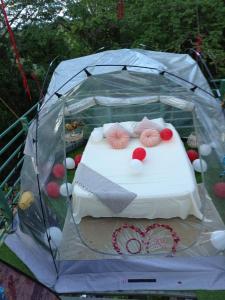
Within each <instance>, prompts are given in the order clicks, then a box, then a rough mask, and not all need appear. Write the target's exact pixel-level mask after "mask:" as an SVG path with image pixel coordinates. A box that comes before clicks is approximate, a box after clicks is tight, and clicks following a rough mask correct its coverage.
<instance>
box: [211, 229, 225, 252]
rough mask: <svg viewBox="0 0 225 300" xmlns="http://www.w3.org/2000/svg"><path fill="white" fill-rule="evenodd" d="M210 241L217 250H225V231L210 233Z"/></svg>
mask: <svg viewBox="0 0 225 300" xmlns="http://www.w3.org/2000/svg"><path fill="white" fill-rule="evenodd" d="M210 241H211V243H212V245H213V247H215V248H216V249H217V250H219V251H223V250H225V230H217V231H214V232H212V234H211V237H210Z"/></svg>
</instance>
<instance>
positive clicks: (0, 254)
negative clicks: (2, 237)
mask: <svg viewBox="0 0 225 300" xmlns="http://www.w3.org/2000/svg"><path fill="white" fill-rule="evenodd" d="M0 259H1V260H2V261H3V262H6V263H7V264H9V265H11V266H12V267H14V268H16V269H18V270H19V271H21V272H23V273H24V274H26V275H28V276H30V277H34V275H33V274H32V272H31V271H30V270H29V269H28V268H27V267H26V266H25V265H24V263H23V262H22V261H21V260H20V259H19V258H18V257H17V256H16V255H15V254H14V252H12V251H11V250H10V249H9V248H8V247H7V246H6V245H5V244H2V246H1V247H0Z"/></svg>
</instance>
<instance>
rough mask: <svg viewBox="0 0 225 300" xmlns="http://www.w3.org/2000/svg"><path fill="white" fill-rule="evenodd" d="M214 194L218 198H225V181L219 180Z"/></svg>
mask: <svg viewBox="0 0 225 300" xmlns="http://www.w3.org/2000/svg"><path fill="white" fill-rule="evenodd" d="M213 191H214V194H215V195H216V197H218V198H225V182H217V183H216V184H215V185H214V187H213Z"/></svg>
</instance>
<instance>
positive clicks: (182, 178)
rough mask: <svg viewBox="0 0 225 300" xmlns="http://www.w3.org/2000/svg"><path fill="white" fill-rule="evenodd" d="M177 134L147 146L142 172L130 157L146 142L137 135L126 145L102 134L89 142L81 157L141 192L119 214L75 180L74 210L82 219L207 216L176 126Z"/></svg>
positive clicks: (98, 170) (168, 125)
mask: <svg viewBox="0 0 225 300" xmlns="http://www.w3.org/2000/svg"><path fill="white" fill-rule="evenodd" d="M167 127H168V128H170V129H172V130H173V133H174V134H173V138H172V140H170V141H168V142H161V143H160V144H159V145H158V146H155V147H152V148H145V149H146V152H147V158H146V159H145V161H144V169H143V172H142V173H141V174H138V175H134V174H132V172H131V170H130V164H129V162H130V159H131V157H132V152H133V150H134V149H135V148H137V147H141V146H142V145H141V143H140V141H139V139H137V138H131V139H130V143H129V145H128V147H127V148H126V149H120V150H115V149H112V148H111V147H110V145H109V144H108V143H107V142H106V140H105V139H103V141H102V142H100V143H96V144H95V143H92V142H91V141H90V140H89V141H88V143H87V145H86V148H85V150H84V153H83V156H82V160H81V161H82V162H83V163H84V164H85V165H87V166H88V167H90V168H92V169H93V170H95V171H96V172H98V173H99V174H101V175H103V176H105V177H106V178H108V179H110V180H111V181H113V182H115V183H117V184H119V185H121V186H122V187H124V188H126V189H127V190H129V191H131V192H134V193H136V194H137V197H136V198H135V199H134V200H133V201H132V202H131V204H129V205H128V206H127V207H126V208H125V209H124V210H123V211H122V212H120V213H119V214H114V213H113V212H112V211H111V210H110V209H109V208H108V207H107V206H105V205H104V204H103V203H102V202H101V201H99V200H98V199H97V198H96V197H95V196H94V195H93V194H91V193H89V192H87V191H85V190H84V189H83V188H81V187H80V186H78V185H77V184H75V183H74V187H73V215H74V218H75V222H76V223H79V222H80V221H81V219H82V218H83V217H85V216H92V217H95V218H99V217H126V218H148V219H154V218H165V219H167V218H173V217H180V218H182V219H185V218H186V217H187V216H188V215H194V216H196V217H197V218H199V219H201V218H202V213H201V211H200V207H201V201H200V198H199V195H198V190H197V184H196V180H195V175H194V171H193V168H192V166H191V163H190V161H189V159H188V157H187V155H186V151H185V148H184V145H183V143H182V141H181V139H180V137H179V134H178V133H177V131H176V129H175V128H174V127H173V126H172V125H171V124H167Z"/></svg>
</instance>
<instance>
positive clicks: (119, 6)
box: [117, 0, 125, 20]
mask: <svg viewBox="0 0 225 300" xmlns="http://www.w3.org/2000/svg"><path fill="white" fill-rule="evenodd" d="M124 14H125V4H124V0H119V1H118V3H117V20H122V19H123V18H124Z"/></svg>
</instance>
